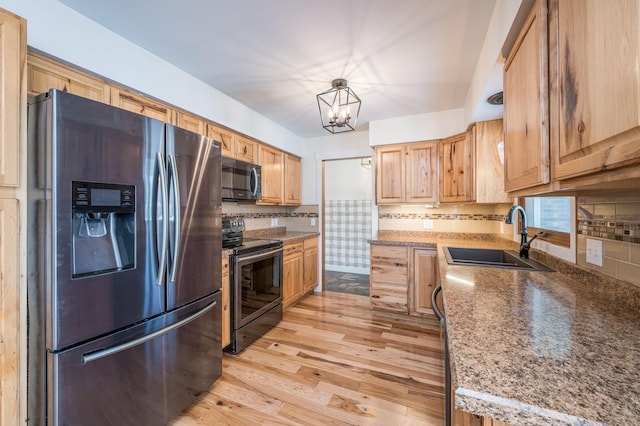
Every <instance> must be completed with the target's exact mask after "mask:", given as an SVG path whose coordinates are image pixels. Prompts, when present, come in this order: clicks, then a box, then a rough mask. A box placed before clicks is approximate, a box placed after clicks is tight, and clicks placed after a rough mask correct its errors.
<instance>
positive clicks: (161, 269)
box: [156, 152, 169, 285]
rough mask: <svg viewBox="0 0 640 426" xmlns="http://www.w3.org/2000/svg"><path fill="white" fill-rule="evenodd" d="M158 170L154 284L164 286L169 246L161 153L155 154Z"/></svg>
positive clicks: (165, 188)
mask: <svg viewBox="0 0 640 426" xmlns="http://www.w3.org/2000/svg"><path fill="white" fill-rule="evenodd" d="M157 160H158V169H159V176H160V189H161V191H160V193H161V194H162V195H161V197H162V210H161V214H162V247H161V248H160V261H159V262H158V271H157V272H158V273H157V276H156V284H157V285H162V284H164V275H165V271H166V268H167V251H168V246H169V228H168V224H169V204H168V203H167V170H166V168H165V164H164V158H163V156H162V153H161V152H158V154H157ZM157 232H158V218H157V217H156V235H157Z"/></svg>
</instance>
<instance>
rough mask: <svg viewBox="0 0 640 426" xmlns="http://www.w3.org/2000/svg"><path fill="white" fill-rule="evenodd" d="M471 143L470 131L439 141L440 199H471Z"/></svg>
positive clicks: (445, 201) (456, 200) (472, 195)
mask: <svg viewBox="0 0 640 426" xmlns="http://www.w3.org/2000/svg"><path fill="white" fill-rule="evenodd" d="M473 158H474V157H473V143H472V140H471V132H464V133H460V134H458V135H454V136H451V137H449V138H447V139H443V140H442V142H441V143H440V201H441V202H443V203H448V202H460V201H473V199H474V189H475V188H474V179H473V175H474V173H473V168H474V161H473Z"/></svg>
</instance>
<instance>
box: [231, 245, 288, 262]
mask: <svg viewBox="0 0 640 426" xmlns="http://www.w3.org/2000/svg"><path fill="white" fill-rule="evenodd" d="M276 253H282V247H279V248H277V249H275V250H269V251H265V252H260V253H258V254H254V255H251V256H243V255H238V256H237V257H236V263H238V262H246V261H247V260H255V259H263V258H266V257H269V256H271V255H272V254H276Z"/></svg>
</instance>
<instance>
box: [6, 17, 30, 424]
mask: <svg viewBox="0 0 640 426" xmlns="http://www.w3.org/2000/svg"><path fill="white" fill-rule="evenodd" d="M26 72H27V22H26V21H25V20H24V19H23V18H21V17H19V16H17V15H15V14H13V13H11V12H9V11H6V10H4V9H1V8H0V88H1V89H0V105H1V107H0V306H1V308H0V377H2V381H1V382H0V424H3V425H4V424H6V425H10V424H18V423H19V421H20V418H21V416H20V392H21V387H20V375H21V372H20V358H21V349H23V348H22V341H21V339H20V334H21V329H20V327H21V318H22V314H21V312H20V287H21V285H20V284H21V283H20V280H21V277H20V262H21V257H22V256H21V254H20V253H21V249H20V237H21V233H22V234H24V233H25V232H26V230H25V229H24V227H23V228H22V229H21V228H20V200H19V199H18V195H17V194H18V193H17V190H19V188H20V187H24V185H25V183H26V182H21V181H20V164H21V163H23V164H24V158H23V157H22V153H23V152H25V150H23V149H21V144H23V143H26V135H25V134H24V133H23V132H21V129H26V125H24V124H25V121H26V116H25V114H24V113H25V112H26V106H25V104H24V101H25V100H26V86H25V82H26V78H25V74H26Z"/></svg>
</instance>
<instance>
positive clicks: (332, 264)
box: [322, 157, 372, 296]
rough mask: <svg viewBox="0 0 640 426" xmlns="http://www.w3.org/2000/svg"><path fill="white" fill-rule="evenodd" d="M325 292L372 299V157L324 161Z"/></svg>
mask: <svg viewBox="0 0 640 426" xmlns="http://www.w3.org/2000/svg"><path fill="white" fill-rule="evenodd" d="M322 199H323V209H322V211H323V221H322V223H323V228H324V230H323V234H324V271H323V274H324V283H325V288H324V289H325V291H334V292H340V293H350V294H358V295H361V296H369V243H368V240H369V239H370V238H371V204H372V170H371V157H361V158H349V159H340V160H325V161H324V162H323V197H322Z"/></svg>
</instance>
